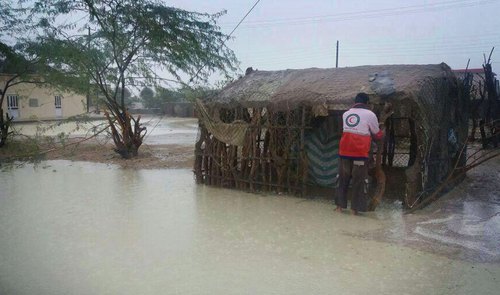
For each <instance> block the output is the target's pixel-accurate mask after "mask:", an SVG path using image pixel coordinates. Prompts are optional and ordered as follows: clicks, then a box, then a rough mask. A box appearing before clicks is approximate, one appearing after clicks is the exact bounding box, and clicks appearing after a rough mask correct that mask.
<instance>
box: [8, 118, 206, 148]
mask: <svg viewBox="0 0 500 295" xmlns="http://www.w3.org/2000/svg"><path fill="white" fill-rule="evenodd" d="M141 122H142V124H143V125H144V126H145V127H146V128H147V134H146V137H145V140H144V143H146V144H181V145H193V144H194V142H195V141H196V136H197V134H198V119H196V118H174V117H166V116H153V115H143V116H142V118H141ZM105 126H107V121H105V120H92V121H86V122H83V121H82V122H75V121H45V122H14V125H13V130H14V131H15V132H16V133H19V134H23V135H27V136H35V135H37V134H38V135H43V136H57V135H58V134H61V133H64V134H65V135H68V136H71V137H83V136H87V137H88V136H91V135H93V134H94V132H97V131H100V130H101V129H102V128H105ZM104 137H105V133H102V136H101V138H104Z"/></svg>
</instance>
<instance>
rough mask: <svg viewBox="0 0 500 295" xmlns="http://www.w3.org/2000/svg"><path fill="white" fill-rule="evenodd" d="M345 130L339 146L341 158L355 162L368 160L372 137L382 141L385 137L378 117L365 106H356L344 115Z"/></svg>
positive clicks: (359, 104)
mask: <svg viewBox="0 0 500 295" xmlns="http://www.w3.org/2000/svg"><path fill="white" fill-rule="evenodd" d="M342 123H343V130H344V132H343V133H342V138H341V139H340V145H339V156H340V157H342V158H349V159H355V160H364V159H368V154H369V152H370V146H371V141H372V137H373V138H374V139H375V140H380V139H382V137H383V136H384V135H383V133H382V131H381V130H380V128H379V125H378V119H377V116H376V115H375V114H374V113H373V112H372V111H371V110H369V109H368V108H367V106H366V105H365V104H361V103H358V104H355V105H354V106H353V107H352V108H351V109H349V110H348V111H346V112H345V113H344V114H343V115H342Z"/></svg>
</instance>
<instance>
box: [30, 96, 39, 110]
mask: <svg viewBox="0 0 500 295" xmlns="http://www.w3.org/2000/svg"><path fill="white" fill-rule="evenodd" d="M29 106H30V108H37V107H38V98H30V100H29Z"/></svg>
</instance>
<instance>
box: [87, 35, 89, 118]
mask: <svg viewBox="0 0 500 295" xmlns="http://www.w3.org/2000/svg"><path fill="white" fill-rule="evenodd" d="M88 29H89V34H88V37H87V49H88V51H89V53H90V27H89V28H88ZM89 111H90V69H89V77H88V84H87V113H88V112H89Z"/></svg>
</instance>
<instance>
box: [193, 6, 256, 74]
mask: <svg viewBox="0 0 500 295" xmlns="http://www.w3.org/2000/svg"><path fill="white" fill-rule="evenodd" d="M259 2H260V0H257V2H255V4H254V5H253V6H252V8H250V10H248V12H247V13H246V14H245V16H244V17H243V18H242V19H241V20H240V21H239V22H238V24H237V25H236V26H235V27H234V29H233V30H232V31H231V33H229V35H227V39H226V41H227V40H229V38H231V36H232V35H233V33H234V31H236V29H237V28H238V27H239V26H240V25H241V23H242V22H243V21H244V20H245V18H247V16H248V15H249V14H250V12H252V10H253V9H254V8H255V6H257V4H259ZM225 43H226V42H222V44H221V46H220V48H222V47H223V46H224V45H225ZM207 63H208V62H207ZM207 63H205V64H204V65H203V66H202V67H200V68H199V69H198V71H197V72H196V74H195V75H194V76H193V77H191V79H189V82H188V83H191V82H193V80H194V79H196V78H197V77H198V75H199V74H200V72H201V70H202V69H203V68H204V67H205V66H206V65H207Z"/></svg>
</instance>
